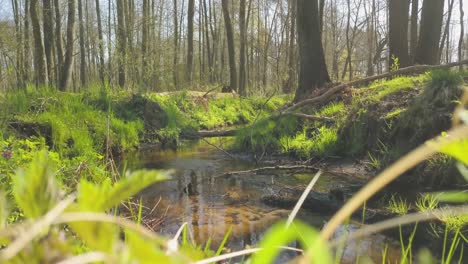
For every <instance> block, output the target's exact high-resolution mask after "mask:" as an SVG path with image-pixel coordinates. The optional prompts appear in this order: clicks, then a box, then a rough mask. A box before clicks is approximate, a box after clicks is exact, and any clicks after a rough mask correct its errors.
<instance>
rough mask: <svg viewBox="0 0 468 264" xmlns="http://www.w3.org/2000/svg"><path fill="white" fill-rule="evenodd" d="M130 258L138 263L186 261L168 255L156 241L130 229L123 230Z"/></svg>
mask: <svg viewBox="0 0 468 264" xmlns="http://www.w3.org/2000/svg"><path fill="white" fill-rule="evenodd" d="M125 238H126V242H127V243H126V244H127V245H128V249H129V253H130V258H131V259H132V260H133V261H137V262H138V263H141V264H144V263H148V264H150V263H186V262H188V261H187V259H186V260H185V261H183V260H182V259H180V258H177V257H173V256H168V255H167V254H166V253H165V252H164V251H163V250H162V249H161V247H160V244H159V242H158V241H151V240H148V239H144V238H142V237H141V236H140V235H139V234H137V233H134V232H132V231H127V232H125Z"/></svg>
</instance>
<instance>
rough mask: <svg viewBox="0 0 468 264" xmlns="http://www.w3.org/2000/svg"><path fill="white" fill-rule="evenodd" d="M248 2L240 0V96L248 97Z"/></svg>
mask: <svg viewBox="0 0 468 264" xmlns="http://www.w3.org/2000/svg"><path fill="white" fill-rule="evenodd" d="M245 10H246V0H240V3H239V29H240V51H239V95H240V96H243V97H245V96H247V90H246V87H245V86H246V72H245V56H246V52H245V46H246V41H247V36H246V31H247V26H246V23H245V22H246V21H245V19H246V16H245Z"/></svg>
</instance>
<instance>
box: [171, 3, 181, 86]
mask: <svg viewBox="0 0 468 264" xmlns="http://www.w3.org/2000/svg"><path fill="white" fill-rule="evenodd" d="M173 16H174V58H173V62H172V67H173V69H172V71H173V79H174V89H175V90H177V89H178V88H179V84H178V79H179V78H178V74H177V64H178V61H179V59H178V55H179V54H178V53H179V24H178V18H177V17H178V14H177V0H174V14H173Z"/></svg>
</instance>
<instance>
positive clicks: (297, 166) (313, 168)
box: [215, 165, 319, 178]
mask: <svg viewBox="0 0 468 264" xmlns="http://www.w3.org/2000/svg"><path fill="white" fill-rule="evenodd" d="M299 169H301V170H312V171H317V170H319V168H318V167H316V166H310V165H291V166H269V167H261V168H256V169H251V170H243V171H228V172H225V173H223V174H220V175H218V176H216V177H215V178H220V177H227V176H232V175H240V174H256V173H260V172H264V171H269V170H299Z"/></svg>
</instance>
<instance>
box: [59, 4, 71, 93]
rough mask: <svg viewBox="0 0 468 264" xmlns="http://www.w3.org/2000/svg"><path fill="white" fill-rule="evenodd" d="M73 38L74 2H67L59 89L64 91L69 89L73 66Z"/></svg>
mask: <svg viewBox="0 0 468 264" xmlns="http://www.w3.org/2000/svg"><path fill="white" fill-rule="evenodd" d="M74 37H75V0H68V21H67V45H66V50H65V59H64V62H63V66H62V70H61V73H60V82H59V89H60V91H66V90H68V88H69V87H70V82H71V75H72V71H73V68H72V65H73V58H74V54H73V46H74V43H73V40H74Z"/></svg>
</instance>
